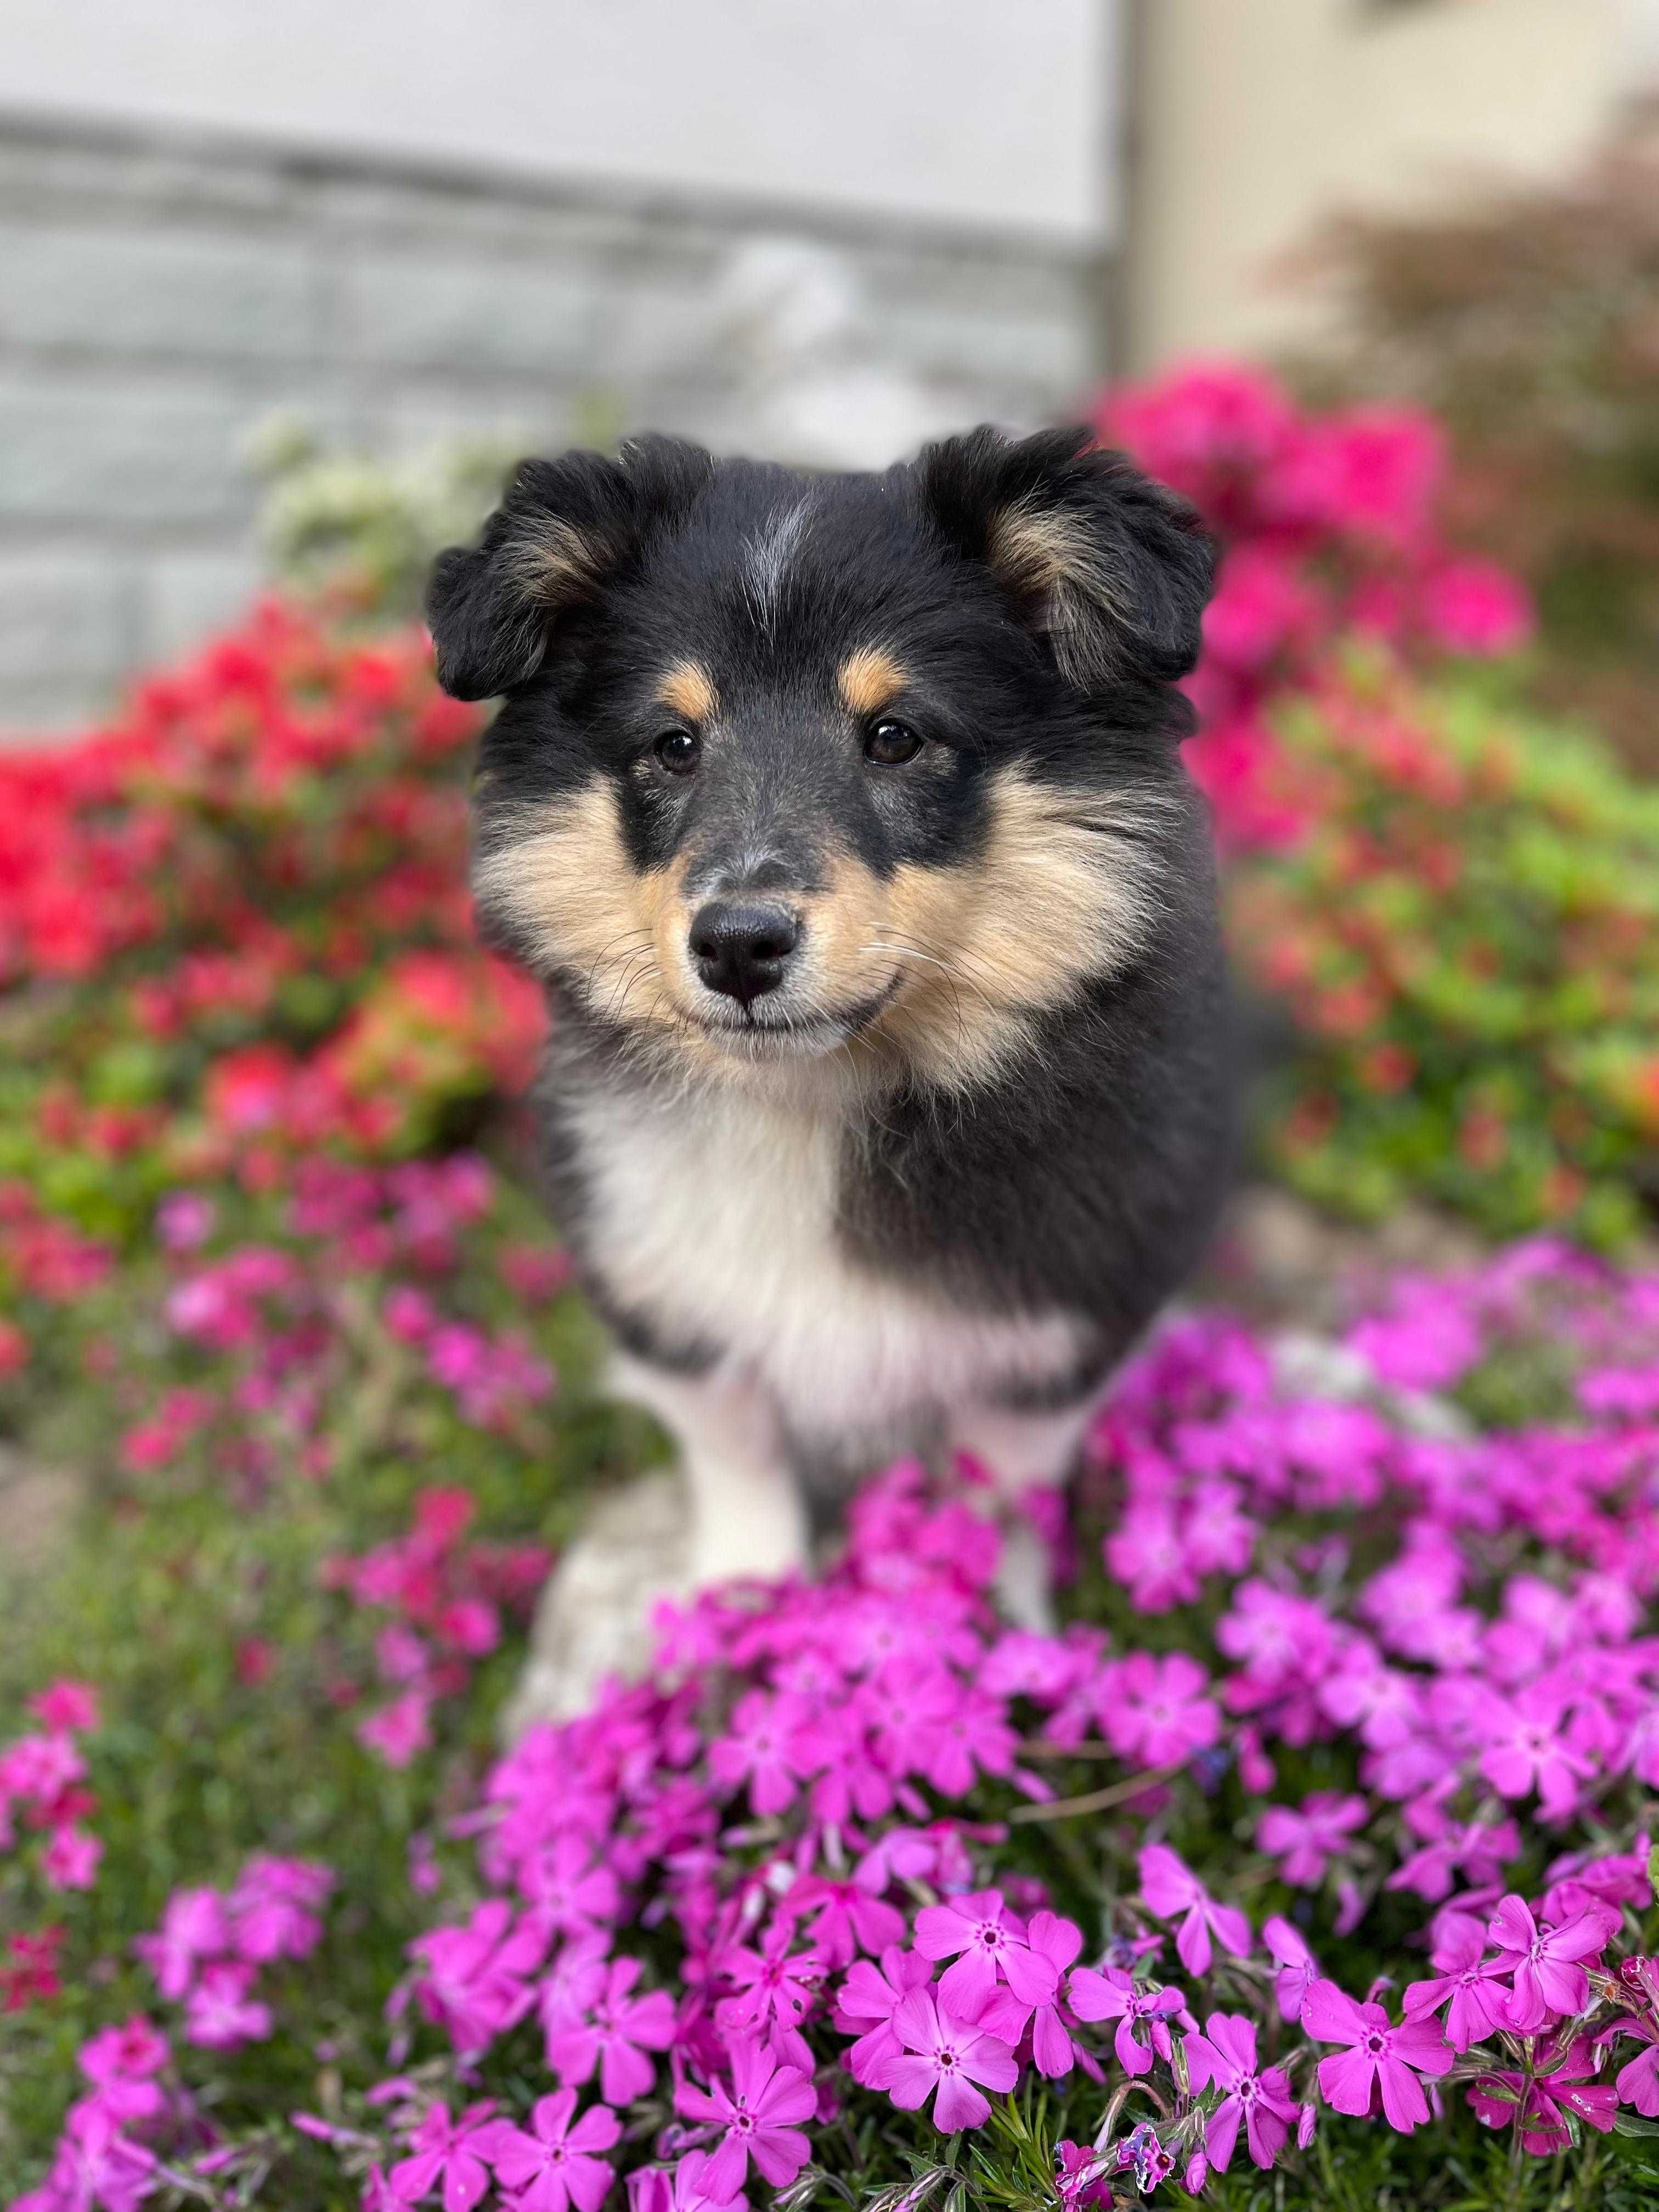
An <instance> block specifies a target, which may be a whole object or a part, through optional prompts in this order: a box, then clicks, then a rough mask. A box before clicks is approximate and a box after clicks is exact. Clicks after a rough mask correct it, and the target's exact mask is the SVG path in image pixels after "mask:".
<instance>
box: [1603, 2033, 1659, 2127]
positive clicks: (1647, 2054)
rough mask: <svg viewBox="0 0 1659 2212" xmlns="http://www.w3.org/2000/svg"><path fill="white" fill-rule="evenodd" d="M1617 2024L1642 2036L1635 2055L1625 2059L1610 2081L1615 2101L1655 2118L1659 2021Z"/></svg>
mask: <svg viewBox="0 0 1659 2212" xmlns="http://www.w3.org/2000/svg"><path fill="white" fill-rule="evenodd" d="M1619 2026H1620V2027H1621V2028H1623V2029H1624V2030H1625V2031H1626V2033H1629V2034H1632V2035H1640V2036H1641V2037H1642V2038H1643V2039H1644V2042H1643V2045H1642V2048H1641V2050H1640V2051H1638V2052H1637V2054H1636V2056H1635V2057H1634V2058H1631V2059H1627V2060H1626V2063H1624V2065H1622V2066H1621V2067H1620V2069H1619V2073H1618V2076H1617V2079H1616V2080H1615V2081H1614V2083H1613V2087H1615V2088H1616V2089H1617V2091H1618V2092H1619V2101H1620V2104H1621V2105H1634V2106H1635V2107H1636V2109H1637V2111H1638V2112H1640V2113H1641V2114H1642V2116H1643V2118H1644V2119H1650V2120H1659V2025H1656V2024H1655V2023H1653V2022H1651V2021H1634V2020H1623V2021H1620V2022H1619Z"/></svg>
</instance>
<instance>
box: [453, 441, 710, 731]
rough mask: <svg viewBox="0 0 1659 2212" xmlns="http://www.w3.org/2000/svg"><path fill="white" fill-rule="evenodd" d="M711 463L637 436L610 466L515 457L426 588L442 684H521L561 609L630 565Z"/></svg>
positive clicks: (584, 459) (673, 444) (484, 688)
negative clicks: (477, 527) (476, 536)
mask: <svg viewBox="0 0 1659 2212" xmlns="http://www.w3.org/2000/svg"><path fill="white" fill-rule="evenodd" d="M713 466H714V462H713V461H712V459H710V457H709V456H708V454H707V453H705V452H704V451H703V449H702V447H701V446H693V445H690V444H688V443H686V442H685V441H683V440H680V439H678V438H636V439H632V440H630V441H629V443H628V444H627V445H625V446H624V447H623V448H622V450H621V452H620V453H619V454H618V455H617V459H615V460H609V459H606V458H605V455H604V454H602V453H567V454H565V456H564V457H563V459H562V460H556V461H520V464H519V465H518V467H517V468H516V469H515V470H514V471H513V476H512V478H511V480H510V481H509V483H508V484H507V490H506V493H505V495H503V497H502V500H501V505H500V506H499V507H497V508H496V509H495V513H493V514H492V515H491V516H490V518H489V521H488V522H487V523H486V524H485V525H484V528H483V537H482V538H481V539H480V541H479V543H478V544H477V545H476V546H464V545H454V546H452V547H451V548H450V550H448V552H447V553H441V554H440V555H439V556H438V558H437V562H436V563H435V566H434V568H433V571H432V582H431V586H430V588H429V589H428V593H427V604H426V614H427V622H428V625H429V627H430V629H431V631H432V637H433V642H434V643H435V646H436V647H437V651H438V681H439V683H440V684H442V686H443V688H444V690H446V691H447V692H449V693H450V694H451V696H453V697H454V698H457V699H493V698H495V696H497V694H498V693H501V692H503V691H511V690H514V689H515V688H516V687H517V686H518V685H520V684H527V683H528V682H529V681H530V679H531V678H532V676H534V675H535V674H536V672H537V671H538V669H539V668H540V667H541V665H542V663H543V661H544V659H545V658H546V656H547V649H548V646H549V644H550V641H551V639H552V635H553V631H554V626H555V624H556V623H557V621H558V618H559V617H560V616H561V615H562V614H564V613H567V612H568V611H569V610H570V609H571V608H572V607H574V606H577V605H580V604H581V603H582V602H583V601H584V600H586V599H591V598H592V596H593V594H594V593H595V592H598V591H599V590H600V589H601V588H602V587H603V586H605V584H606V583H608V582H610V581H611V580H612V579H613V578H615V577H616V576H617V575H619V574H621V573H622V571H623V569H624V568H627V567H628V565H629V562H631V561H633V560H634V559H635V558H636V557H637V556H638V554H639V551H640V549H641V546H642V544H644V542H645V540H646V538H647V536H648V535H649V533H650V532H651V531H652V530H653V527H655V526H658V525H659V524H661V523H663V522H665V521H671V520H673V519H674V518H675V517H676V516H678V515H679V514H683V513H684V511H685V510H686V508H687V507H690V504H691V502H692V501H693V500H694V499H695V498H696V495H697V493H698V491H699V490H700V489H702V485H703V483H705V482H706V481H707V479H708V473H709V471H710V470H711V469H712V468H713Z"/></svg>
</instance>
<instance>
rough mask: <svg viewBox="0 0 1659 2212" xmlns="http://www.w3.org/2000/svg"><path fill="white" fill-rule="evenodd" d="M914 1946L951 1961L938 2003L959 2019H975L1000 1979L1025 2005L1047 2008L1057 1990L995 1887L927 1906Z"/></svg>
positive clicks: (1045, 1963)
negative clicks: (944, 1902) (1040, 2005)
mask: <svg viewBox="0 0 1659 2212" xmlns="http://www.w3.org/2000/svg"><path fill="white" fill-rule="evenodd" d="M915 1941H916V1948H917V1950H918V1951H920V1952H921V1955H922V1957H923V1958H924V1959H951V1960H954V1961H955V1963H954V1965H952V1966H947V1967H946V1968H945V1972H944V1973H943V1974H942V1975H941V1976H940V1977H939V2002H940V2003H941V2004H942V2005H944V2006H945V2008H946V2009H947V2010H948V2011H949V2012H951V2014H953V2015H955V2016H956V2017H957V2019H958V2020H977V2019H978V2018H979V2016H980V2014H981V2012H982V2011H983V2010H984V2008H985V2007H986V2006H987V2004H988V2003H989V2002H990V2000H991V1996H992V1993H993V1992H994V1990H995V1988H996V1986H997V1982H998V1979H999V1978H1001V1979H1002V1980H1004V1981H1006V1983H1007V1984H1008V1986H1009V1988H1010V1989H1011V1990H1012V1991H1013V1993H1014V1995H1015V1996H1017V1997H1018V1998H1019V1999H1020V2000H1021V2002H1024V2003H1027V2004H1033V2005H1038V2004H1048V2003H1051V2002H1053V2000H1054V1992H1055V1990H1056V1988H1057V1986H1058V1983H1057V1978H1056V1976H1055V1973H1054V1967H1053V1966H1052V1965H1051V1964H1050V1962H1049V1961H1048V1960H1047V1959H1045V1958H1043V1957H1042V1954H1040V1953H1038V1952H1035V1951H1033V1950H1032V1949H1031V1948H1030V1944H1029V1943H1028V1942H1027V1941H1026V1934H1025V1929H1024V1925H1023V1923H1021V1922H1020V1921H1019V1920H1018V1918H1016V1917H1015V1916H1014V1914H1012V1912H1010V1911H1009V1910H1008V1908H1007V1907H1006V1905H1004V1903H1003V1901H1002V1892H1001V1891H1000V1890H999V1889H981V1890H973V1891H970V1892H969V1893H968V1894H967V1895H966V1896H963V1897H953V1898H952V1899H951V1900H950V1902H949V1903H948V1904H945V1905H924V1906H923V1907H922V1909H921V1911H920V1912H919V1913H917V1915H916V1936H915Z"/></svg>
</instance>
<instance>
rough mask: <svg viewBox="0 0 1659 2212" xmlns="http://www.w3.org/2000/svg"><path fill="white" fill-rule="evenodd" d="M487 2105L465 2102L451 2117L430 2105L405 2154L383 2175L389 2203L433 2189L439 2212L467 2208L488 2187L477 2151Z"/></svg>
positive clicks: (484, 2133)
mask: <svg viewBox="0 0 1659 2212" xmlns="http://www.w3.org/2000/svg"><path fill="white" fill-rule="evenodd" d="M493 2109H494V2107H493V2106H491V2105H489V2103H483V2104H477V2105H469V2106H467V2108H466V2110H465V2112H463V2113H462V2114H461V2116H460V2118H459V2119H452V2118H450V2115H449V2109H448V2107H447V2106H445V2105H433V2106H430V2107H429V2108H428V2111H427V2112H426V2114H425V2117H424V2118H422V2121H421V2124H420V2125H419V2127H418V2128H416V2130H415V2133H414V2136H413V2137H412V2139H411V2142H410V2155H409V2156H408V2157H407V2158H404V2159H399V2160H398V2163H397V2165H396V2166H393V2167H392V2171H391V2172H390V2173H389V2174H388V2175H387V2176H386V2182H387V2185H388V2187H389V2188H390V2190H391V2192H392V2200H393V2202H394V2203H398V2204H418V2203H421V2202H422V2199H423V2198H425V2197H429V2196H430V2195H431V2193H432V2191H434V2190H435V2189H439V2190H440V2191H441V2203H442V2205H443V2212H472V2207H473V2206H474V2205H475V2204H476V2203H477V2202H478V2200H479V2199H480V2197H483V2193H484V2191H486V2190H487V2189H488V2188H489V2172H488V2171H487V2169H486V2168H485V2166H484V2162H483V2157H482V2156H481V2155H480V2150H481V2138H483V2140H486V2141H487V2139H488V2130H487V2129H486V2127H485V2122H486V2121H487V2119H488V2118H489V2113H490V2112H491V2111H492V2110H493Z"/></svg>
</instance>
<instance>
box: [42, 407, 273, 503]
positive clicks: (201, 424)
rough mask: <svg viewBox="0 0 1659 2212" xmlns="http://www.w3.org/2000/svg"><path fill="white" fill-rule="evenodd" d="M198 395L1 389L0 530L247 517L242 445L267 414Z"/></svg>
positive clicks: (249, 488) (247, 487)
mask: <svg viewBox="0 0 1659 2212" xmlns="http://www.w3.org/2000/svg"><path fill="white" fill-rule="evenodd" d="M269 407H270V401H269V399H268V398H257V399H256V398H249V397H246V396H243V395H240V394H238V393H235V392H231V391H228V390H226V389H224V388H222V387H218V386H210V385H203V384H199V383H185V382H182V381H180V382H178V383H169V384H163V385H156V386H152V385H148V384H146V385H139V384H135V383H133V382H131V381H117V382H114V383H112V384H105V383H101V382H96V381H94V380H90V379H88V380H80V381H71V380H68V379H66V378H64V377H58V378H57V379H55V380H47V379H46V378H45V377H44V376H43V377H40V378H38V379H30V378H27V377H18V376H15V375H14V376H12V377H9V378H6V379H4V380H0V520H8V521H13V522H30V521H33V522H46V521H65V522H82V521H84V522H87V523H94V522H95V523H100V524H102V525H103V526H106V527H108V526H118V527H131V526H133V525H135V524H147V525H150V526H156V525H167V524H172V523H179V522H201V521H210V520H220V519H224V518H229V517H233V516H236V515H239V514H241V513H246V512H247V511H249V510H250V509H251V507H252V486H251V484H250V483H249V480H248V477H247V475H246V471H245V469H244V467H243V465H242V445H243V441H244V439H245V437H246V434H247V432H248V430H249V429H250V428H251V427H252V424H253V423H254V422H256V421H257V420H258V419H259V418H260V416H262V415H264V413H266V412H268V410H269Z"/></svg>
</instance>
